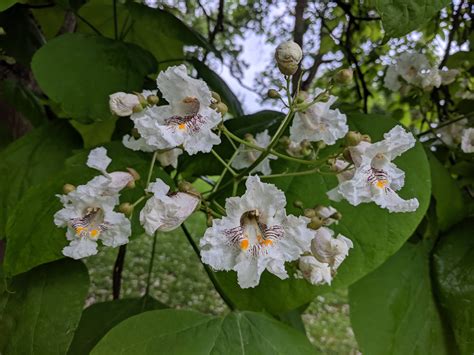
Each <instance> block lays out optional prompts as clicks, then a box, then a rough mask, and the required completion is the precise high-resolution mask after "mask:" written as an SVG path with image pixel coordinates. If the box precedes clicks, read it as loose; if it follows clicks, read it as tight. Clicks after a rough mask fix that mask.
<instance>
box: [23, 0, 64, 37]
mask: <svg viewBox="0 0 474 355" xmlns="http://www.w3.org/2000/svg"><path fill="white" fill-rule="evenodd" d="M56 3H58V1H56ZM30 11H31V12H32V13H33V16H34V17H35V20H36V21H37V22H38V25H39V27H40V29H41V32H42V33H43V35H44V37H45V38H46V39H47V40H50V39H52V38H54V37H55V36H56V35H57V34H58V32H59V30H60V29H61V26H62V25H63V23H64V18H65V15H66V12H65V11H64V8H63V7H61V6H60V5H55V6H52V7H47V8H41V9H30Z"/></svg>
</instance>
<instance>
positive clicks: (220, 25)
mask: <svg viewBox="0 0 474 355" xmlns="http://www.w3.org/2000/svg"><path fill="white" fill-rule="evenodd" d="M224 4H225V3H224V0H219V10H218V12H217V19H216V25H215V26H214V30H213V31H212V32H211V34H210V35H209V43H210V44H213V43H214V40H215V39H216V35H217V34H218V33H219V32H222V31H224Z"/></svg>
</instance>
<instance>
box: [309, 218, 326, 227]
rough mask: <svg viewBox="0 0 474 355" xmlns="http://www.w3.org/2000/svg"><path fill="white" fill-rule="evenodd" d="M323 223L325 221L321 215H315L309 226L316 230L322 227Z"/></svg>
mask: <svg viewBox="0 0 474 355" xmlns="http://www.w3.org/2000/svg"><path fill="white" fill-rule="evenodd" d="M323 224H324V221H323V219H322V218H321V217H319V216H314V217H312V218H311V222H309V224H308V228H310V229H314V230H316V229H319V228H321V227H322V226H323Z"/></svg>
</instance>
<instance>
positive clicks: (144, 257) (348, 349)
mask: <svg viewBox="0 0 474 355" xmlns="http://www.w3.org/2000/svg"><path fill="white" fill-rule="evenodd" d="M198 218H199V217H198V216H193V218H192V219H191V221H189V222H188V224H189V229H190V230H191V231H192V230H194V233H195V234H196V236H199V235H201V234H199V231H197V230H196V229H202V228H199V227H198V228H192V227H196V226H197V225H199V224H198V222H199V221H198V220H197V219H198ZM152 242H153V240H152V238H151V237H148V236H145V235H143V236H140V237H138V238H134V239H133V240H131V242H130V243H129V244H128V246H127V254H126V258H125V266H124V271H123V278H122V294H121V297H124V298H125V297H139V296H141V295H142V294H143V293H144V291H145V288H146V279H147V271H148V265H149V260H150V253H151V246H152ZM117 251H118V249H105V250H103V251H102V252H101V253H99V254H98V255H96V256H94V257H91V258H88V259H86V263H87V266H88V268H89V273H90V277H91V289H90V294H89V298H88V300H87V304H92V303H95V302H101V301H107V300H111V299H112V291H111V290H112V277H111V276H112V268H113V265H114V261H115V257H116V255H117ZM150 294H151V295H152V296H153V297H155V298H156V299H158V300H160V301H161V302H164V303H166V304H168V305H169V306H170V307H173V308H185V309H193V310H196V311H200V312H204V313H210V314H215V315H220V314H223V313H225V312H227V307H226V305H225V304H224V303H223V301H222V300H221V298H220V297H219V295H218V294H217V292H216V291H215V290H214V288H213V286H212V283H211V282H210V281H209V279H208V277H207V275H206V273H205V272H204V269H203V267H202V265H201V263H200V261H199V260H198V258H197V256H196V254H194V252H193V250H192V248H191V246H190V245H189V244H188V242H187V240H186V238H185V236H184V235H183V234H182V232H181V230H177V231H174V232H171V233H163V234H159V235H158V239H157V244H156V255H155V262H154V265H153V274H152V283H151V287H150ZM303 321H304V323H305V326H306V332H307V335H308V337H309V339H310V340H311V342H312V343H313V344H314V345H315V347H316V348H317V349H318V350H320V351H321V352H323V353H325V354H351V353H356V349H357V344H356V341H355V339H354V335H353V333H352V329H351V327H350V322H349V306H348V304H347V292H346V291H345V290H342V291H335V292H333V293H329V294H326V295H324V296H318V297H317V298H316V299H315V300H314V301H313V302H312V303H311V305H310V306H309V307H308V309H307V310H306V311H305V313H304V315H303Z"/></svg>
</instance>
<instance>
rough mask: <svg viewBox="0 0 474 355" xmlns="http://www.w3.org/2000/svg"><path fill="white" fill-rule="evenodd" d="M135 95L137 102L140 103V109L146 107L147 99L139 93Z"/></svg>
mask: <svg viewBox="0 0 474 355" xmlns="http://www.w3.org/2000/svg"><path fill="white" fill-rule="evenodd" d="M136 95H137V97H138V101H139V102H140V105H142V107H146V106H148V101H147V99H146V98H145V96H143V95H142V94H140V93H136Z"/></svg>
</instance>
